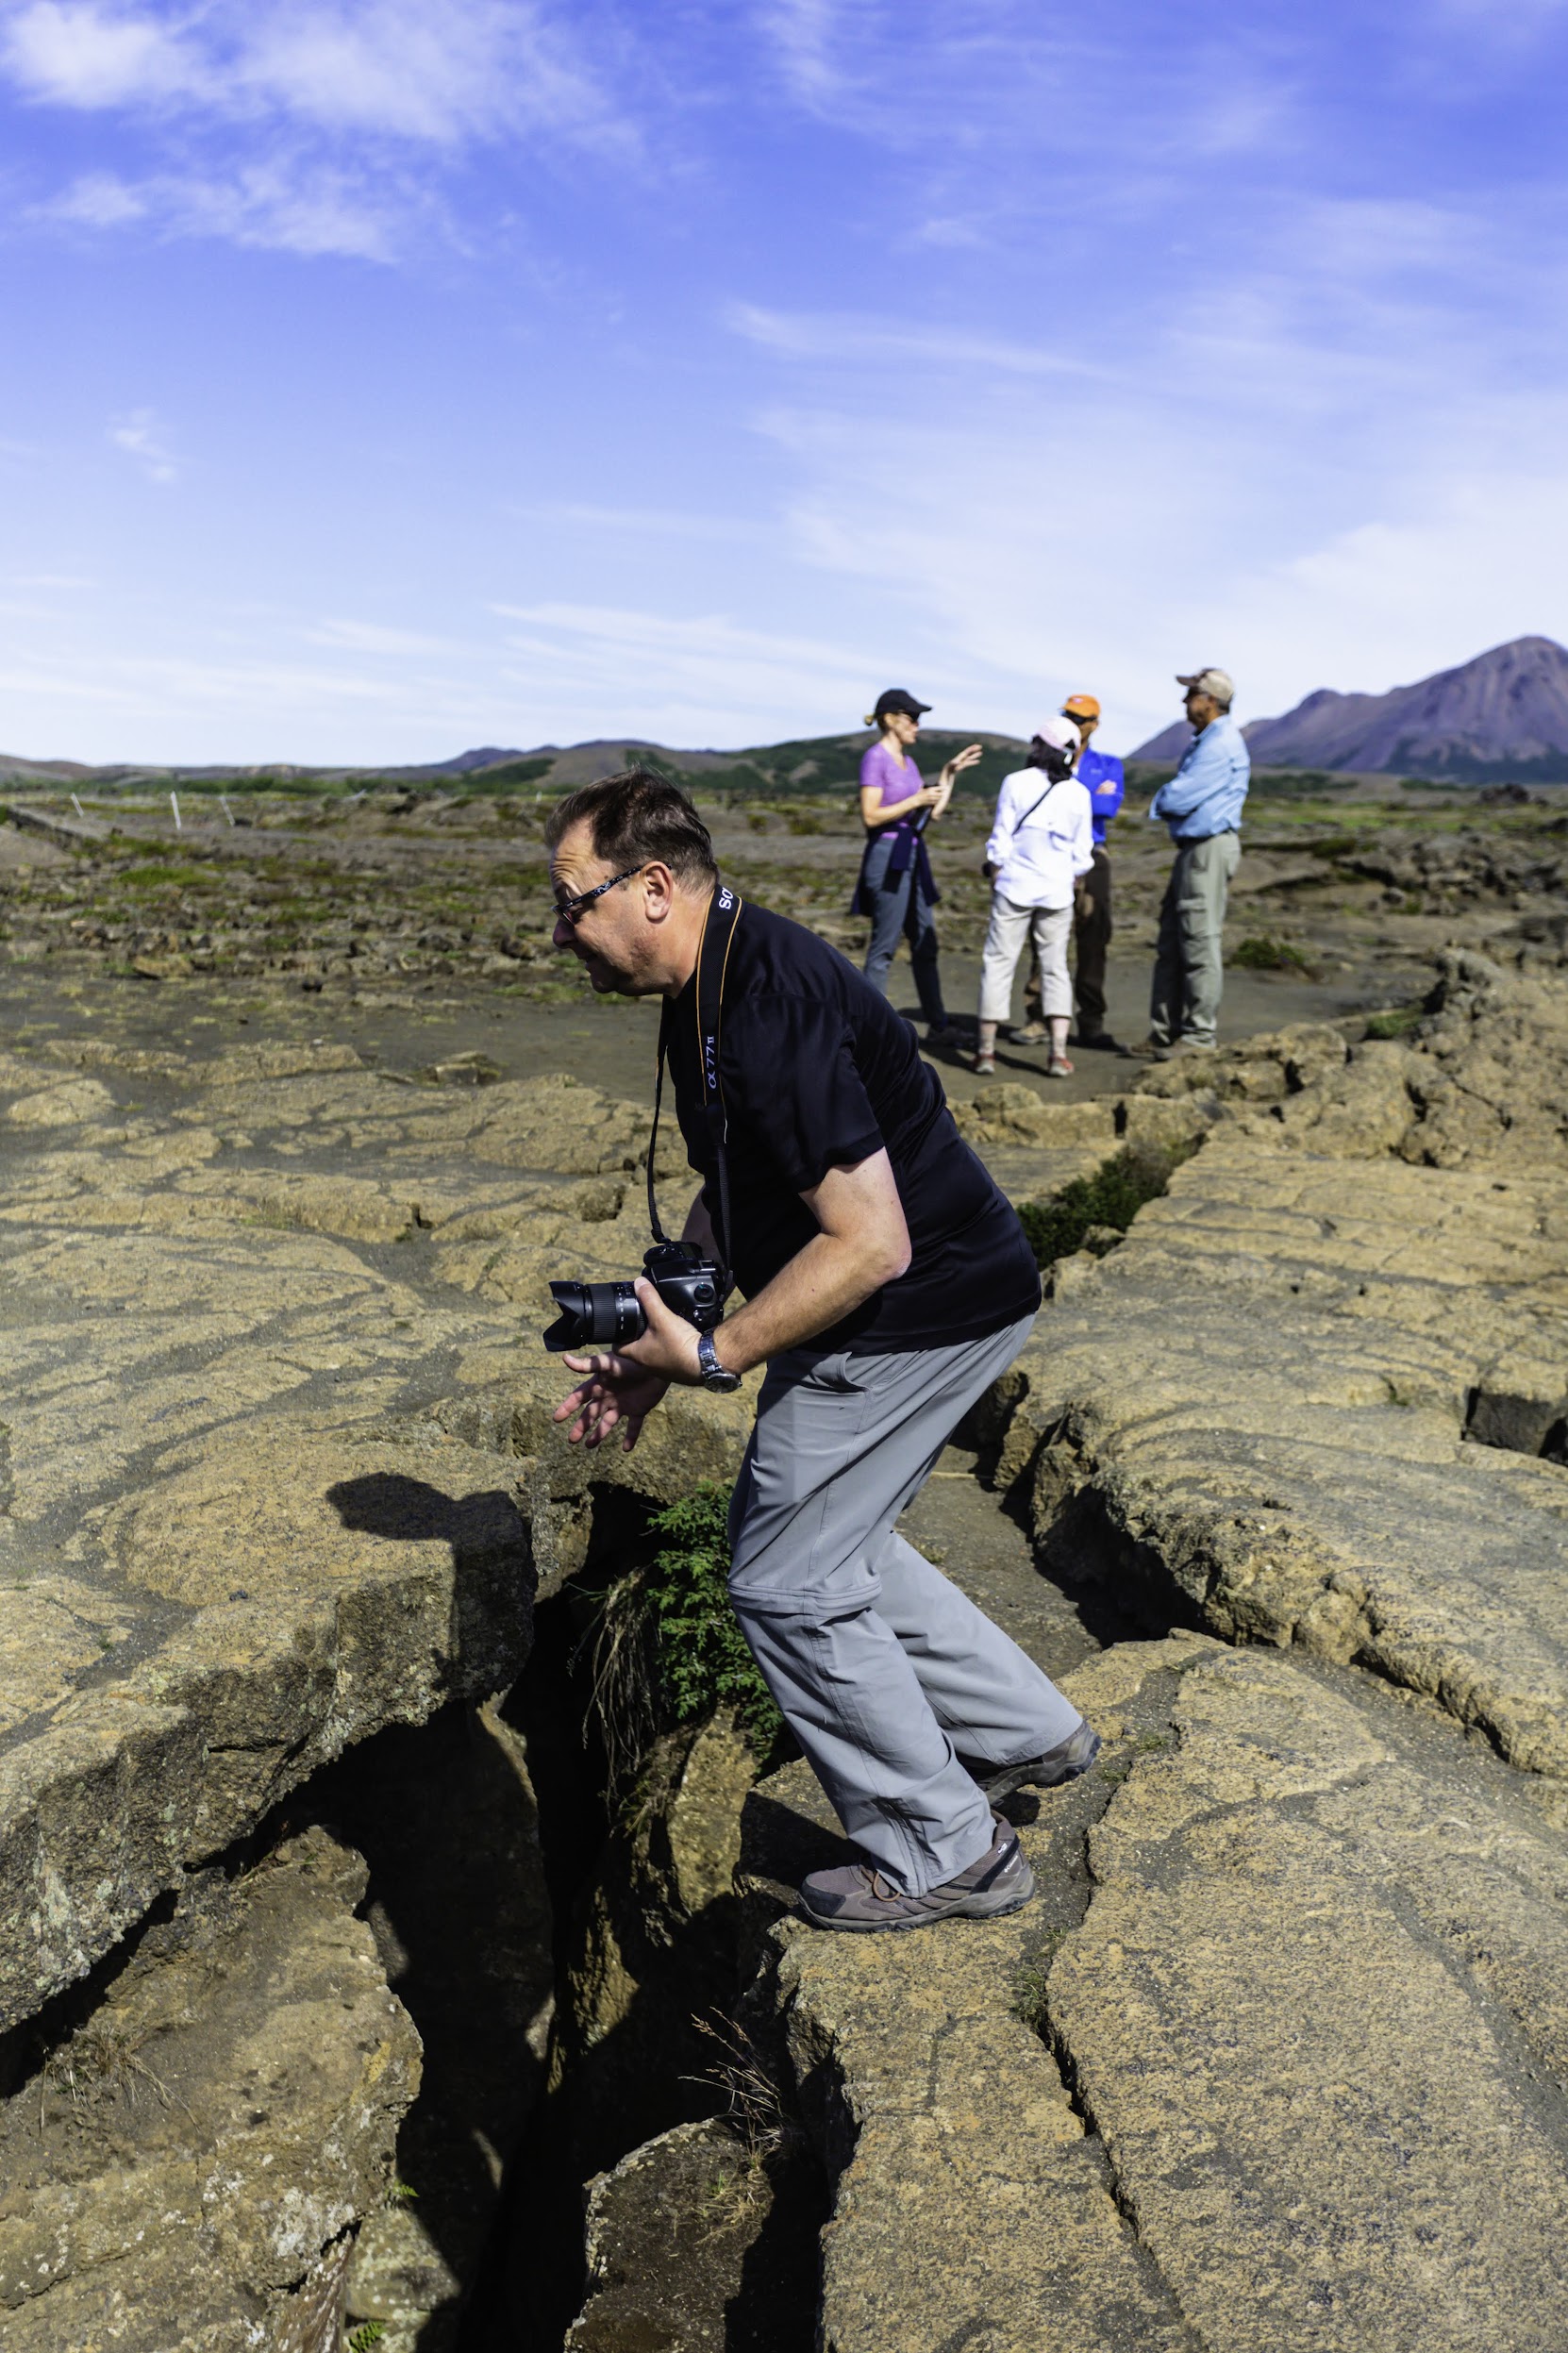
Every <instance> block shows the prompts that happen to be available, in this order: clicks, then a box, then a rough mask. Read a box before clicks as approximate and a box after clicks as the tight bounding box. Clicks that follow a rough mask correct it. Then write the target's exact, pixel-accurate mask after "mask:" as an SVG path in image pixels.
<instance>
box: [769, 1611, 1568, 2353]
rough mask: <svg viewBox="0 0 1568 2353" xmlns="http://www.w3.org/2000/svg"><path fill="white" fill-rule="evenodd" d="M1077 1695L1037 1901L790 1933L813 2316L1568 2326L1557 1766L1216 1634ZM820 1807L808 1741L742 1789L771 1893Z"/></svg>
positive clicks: (1123, 1650)
mask: <svg viewBox="0 0 1568 2353" xmlns="http://www.w3.org/2000/svg"><path fill="white" fill-rule="evenodd" d="M1069 1688H1070V1690H1071V1691H1072V1693H1073V1694H1074V1696H1075V1697H1076V1699H1077V1701H1078V1704H1079V1705H1080V1706H1082V1707H1083V1708H1084V1709H1085V1711H1086V1712H1088V1713H1089V1715H1090V1716H1091V1717H1092V1719H1093V1721H1094V1722H1096V1724H1098V1725H1099V1727H1100V1728H1101V1729H1102V1732H1103V1733H1104V1735H1105V1737H1106V1741H1107V1746H1106V1750H1105V1752H1104V1754H1103V1757H1102V1761H1101V1763H1100V1765H1099V1766H1098V1767H1097V1768H1096V1769H1095V1771H1094V1772H1093V1774H1091V1775H1090V1776H1089V1777H1086V1779H1085V1780H1084V1781H1083V1782H1081V1783H1077V1784H1074V1785H1073V1786H1072V1787H1071V1788H1070V1789H1068V1790H1064V1791H1061V1792H1056V1793H1050V1794H1046V1795H1045V1796H1044V1797H1043V1798H1042V1799H1041V1800H1040V1803H1039V1811H1038V1817H1037V1819H1035V1820H1034V1821H1032V1822H1027V1821H1026V1822H1025V1823H1024V1824H1023V1827H1022V1829H1021V1835H1022V1837H1023V1840H1024V1843H1025V1845H1026V1850H1027V1851H1028V1852H1029V1854H1030V1858H1031V1861H1033V1863H1034V1865H1035V1869H1036V1871H1037V1874H1038V1875H1039V1877H1040V1882H1041V1888H1042V1894H1041V1896H1040V1898H1039V1899H1038V1900H1037V1902H1036V1903H1035V1904H1033V1905H1031V1906H1029V1907H1028V1908H1026V1910H1025V1911H1022V1912H1020V1913H1017V1914H1014V1915H1013V1916H1012V1917H1011V1918H1009V1919H1008V1920H1004V1921H998V1922H991V1923H970V1922H954V1923H952V1924H950V1925H948V1926H945V1927H936V1928H932V1929H928V1930H923V1931H921V1932H919V1933H918V1934H915V1935H910V1936H906V1937H876V1936H870V1937H840V1936H833V1935H826V1934H822V1933H819V1932H815V1931H812V1930H810V1929H808V1928H806V1927H804V1926H803V1925H801V1924H799V1923H797V1922H793V1921H790V1920H784V1921H781V1922H779V1923H778V1925H776V1926H775V1927H773V1928H772V1930H771V1931H770V1932H769V1938H770V1940H771V1943H772V1946H773V1949H774V1952H775V1954H776V1962H775V1966H774V1970H773V1973H772V1976H771V1978H770V1980H769V1982H770V1983H771V1986H772V1990H773V1997H774V2001H775V2003H776V2015H777V2020H778V2027H779V2030H780V2032H781V2034H782V2037H783V2041H784V2044H785V2047H786V2049H787V2052H788V2054H789V2060H790V2063H791V2065H792V2072H793V2075H794V2078H795V2081H796V2084H797V2087H798V2090H799V2094H800V2097H801V2099H802V2103H803V2105H804V2107H805V2110H806V2112H807V2114H808V2116H809V2118H810V2119H811V2121H812V2123H813V2127H814V2129H815V2131H816V2133H817V2135H818V2137H819V2140H820V2143H821V2144H822V2146H823V2149H824V2153H825V2156H826V2160H827V2161H828V2164H829V2168H830V2171H832V2172H833V2173H834V2174H835V2175H836V2177H837V2179H838V2191H837V2198H836V2205H835V2216H834V2220H833V2222H832V2224H831V2225H830V2226H829V2228H828V2230H827V2232H826V2234H825V2241H824V2313H823V2342H824V2343H825V2344H827V2345H831V2346H833V2347H834V2348H835V2353H884V2348H885V2347H887V2346H889V2345H898V2346H899V2347H900V2348H903V2347H906V2346H907V2347H909V2348H911V2349H913V2353H925V2349H926V2348H928V2349H929V2353H938V2349H939V2348H942V2347H945V2346H950V2345H956V2344H957V2345H966V2346H967V2345H977V2346H983V2347H985V2348H986V2353H1015V2349H1016V2353H1055V2349H1056V2348H1060V2349H1061V2353H1069V2348H1073V2347H1076V2346H1079V2345H1088V2346H1093V2347H1100V2346H1104V2347H1107V2348H1114V2353H1132V2348H1134V2347H1143V2346H1149V2345H1154V2346H1159V2347H1165V2346H1170V2347H1178V2346H1179V2347H1183V2348H1191V2349H1192V2353H1198V2348H1200V2347H1206V2348H1209V2349H1210V2353H1274V2348H1276V2347H1277V2348H1278V2349H1279V2353H1299V2349H1300V2348H1313V2349H1315V2348H1323V2353H1329V2349H1330V2348H1332V2353H1406V2349H1407V2348H1408V2349H1409V2353H1429V2349H1430V2348H1431V2347H1432V2346H1433V2345H1445V2346H1446V2345H1464V2346H1466V2347H1467V2348H1474V2349H1475V2353H1492V2349H1493V2348H1495V2353H1526V2349H1527V2353H1536V2349H1537V2348H1539V2353H1546V2349H1547V2348H1548V2347H1553V2348H1555V2347H1557V2346H1559V2345H1561V2344H1562V2343H1563V2342H1564V2339H1565V2336H1568V2251H1565V2250H1568V2040H1565V2036H1564V2025H1563V2022H1564V2019H1565V2018H1568V2007H1565V2001H1564V1995H1565V1993H1568V1933H1565V1927H1568V1924H1565V1921H1564V1915H1563V1909H1562V1901H1561V1894H1560V1891H1561V1889H1562V1887H1563V1885H1564V1884H1565V1883H1568V1880H1565V1873H1568V1823H1565V1821H1564V1819H1563V1818H1562V1817H1563V1816H1564V1815H1565V1814H1568V1808H1564V1807H1563V1805H1562V1803H1561V1800H1560V1796H1559V1795H1558V1794H1557V1793H1556V1792H1555V1790H1554V1788H1553V1786H1552V1785H1550V1784H1543V1783H1541V1782H1527V1781H1522V1780H1521V1779H1519V1777H1516V1776H1513V1775H1511V1774H1510V1772H1509V1770H1508V1768H1507V1767H1506V1766H1504V1765H1502V1764H1501V1763H1499V1761H1497V1760H1496V1759H1495V1758H1493V1756H1491V1755H1490V1754H1489V1753H1488V1752H1486V1751H1485V1750H1484V1748H1481V1747H1478V1746H1477V1745H1476V1744H1475V1743H1474V1742H1471V1741H1467V1740H1466V1739H1465V1738H1464V1736H1462V1735H1461V1734H1460V1733H1459V1732H1458V1731H1457V1730H1455V1729H1453V1728H1452V1727H1450V1726H1449V1725H1448V1724H1447V1723H1446V1722H1445V1720H1444V1719H1443V1718H1442V1717H1441V1716H1440V1715H1438V1714H1437V1713H1436V1712H1435V1711H1430V1710H1428V1709H1426V1708H1424V1707H1423V1705H1422V1704H1421V1703H1419V1702H1416V1701H1412V1700H1409V1699H1404V1700H1402V1699H1401V1698H1400V1697H1399V1696H1398V1695H1397V1694H1392V1693H1390V1692H1388V1691H1386V1690H1383V1689H1379V1688H1378V1687H1376V1686H1375V1685H1372V1684H1370V1683H1368V1682H1365V1681H1363V1680H1362V1679H1360V1678H1358V1677H1354V1676H1351V1675H1347V1674H1344V1673H1343V1671H1335V1670H1331V1669H1316V1670H1314V1669H1311V1668H1309V1667H1308V1666H1306V1665H1298V1664H1293V1662H1292V1661H1291V1660H1288V1659H1286V1658H1282V1657H1279V1656H1276V1655H1273V1654H1269V1653H1263V1652H1256V1651H1248V1652H1243V1653H1228V1652H1226V1651H1224V1650H1222V1649H1221V1648H1219V1647H1218V1646H1217V1645H1216V1644H1213V1643H1211V1642H1209V1641H1206V1640H1205V1638H1203V1637H1202V1636H1186V1637H1183V1636H1176V1637H1172V1638H1170V1639H1169V1640H1167V1641H1165V1642H1162V1643H1159V1644H1123V1645H1118V1646H1117V1647H1116V1648H1114V1649H1112V1650H1110V1651H1108V1652H1106V1653H1104V1654H1103V1655H1102V1656H1101V1657H1100V1658H1099V1659H1097V1660H1093V1661H1092V1662H1091V1663H1090V1664H1088V1665H1086V1666H1085V1667H1083V1668H1082V1669H1080V1670H1079V1671H1078V1673H1077V1674H1076V1676H1074V1677H1072V1678H1071V1679H1070V1683H1069ZM1024 1811H1029V1808H1028V1807H1027V1806H1026V1808H1025V1809H1024ZM1086 1829H1087V1831H1088V1862H1089V1872H1088V1877H1087V1878H1086V1877H1084V1876H1083V1872H1082V1860H1081V1859H1082V1856H1083V1852H1084V1838H1085V1832H1086ZM836 1833H837V1826H836V1825H835V1824H834V1823H833V1820H832V1817H831V1815H830V1814H829V1813H828V1812H827V1811H826V1806H825V1804H824V1802H823V1800H822V1798H821V1796H820V1794H819V1793H818V1792H817V1790H816V1787H815V1784H814V1782H813V1781H812V1780H811V1778H810V1777H809V1774H808V1773H807V1772H806V1771H805V1769H804V1768H803V1767H799V1766H793V1767H790V1768H788V1769H787V1770H786V1771H785V1772H784V1773H782V1774H780V1775H776V1776H775V1777H773V1778H772V1779H771V1780H770V1781H768V1782H766V1783H764V1784H762V1785H761V1787H760V1788H759V1791H758V1792H757V1793H756V1794H755V1795H754V1796H753V1798H752V1800H751V1801H750V1805H749V1808H748V1825H747V1851H746V1858H745V1864H744V1866H743V1867H744V1869H745V1870H746V1873H747V1877H746V1880H745V1884H746V1885H747V1887H748V1888H749V1891H750V1894H749V1901H750V1904H751V1906H752V1907H753V1910H754V1913H755V1914H756V1915H757V1916H758V1917H759V1919H760V1918H762V1917H764V1916H766V1915H768V1914H770V1913H776V1907H777V1906H778V1905H779V1904H781V1903H782V1902H783V1901H784V1900H786V1897H787V1893H788V1890H789V1888H790V1887H791V1885H792V1884H793V1883H794V1882H795V1881H796V1880H797V1879H798V1876H799V1874H800V1872H801V1871H802V1870H804V1869H809V1868H810V1867H812V1866H813V1865H814V1864H816V1863H819V1862H822V1861H827V1860H831V1859H836V1856H837V1854H838V1852H839V1851H841V1848H842V1841H841V1840H840V1838H839V1837H838V1836H837V1834H836Z"/></svg>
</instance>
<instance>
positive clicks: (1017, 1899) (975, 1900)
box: [800, 1821, 1034, 1936]
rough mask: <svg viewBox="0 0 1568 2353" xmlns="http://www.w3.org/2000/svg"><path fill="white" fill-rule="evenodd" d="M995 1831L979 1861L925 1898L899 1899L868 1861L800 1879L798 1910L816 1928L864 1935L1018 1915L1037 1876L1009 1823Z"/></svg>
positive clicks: (1032, 1891) (905, 1896)
mask: <svg viewBox="0 0 1568 2353" xmlns="http://www.w3.org/2000/svg"><path fill="white" fill-rule="evenodd" d="M995 1830H996V1835H995V1837H994V1838H993V1840H992V1842H991V1844H990V1846H989V1847H988V1848H987V1849H986V1852H985V1853H984V1854H983V1855H982V1856H981V1857H980V1860H979V1861H978V1862H972V1863H971V1864H970V1866H969V1868H968V1870H967V1871H960V1872H959V1876H958V1877H957V1878H956V1879H949V1880H948V1881H947V1882H946V1884H945V1885H944V1886H942V1887H933V1888H932V1889H931V1890H930V1891H929V1893H928V1894H925V1895H901V1894H899V1892H898V1890H897V1889H896V1888H895V1887H893V1886H892V1885H891V1884H890V1883H889V1881H888V1880H886V1879H884V1878H883V1877H882V1874H881V1873H880V1872H879V1871H877V1870H876V1869H875V1868H874V1866H873V1865H872V1864H871V1863H869V1862H850V1863H841V1864H839V1866H838V1867H837V1868H836V1869H835V1870H832V1871H813V1872H811V1873H810V1874H809V1877H806V1878H805V1879H803V1880H802V1881H801V1886H800V1909H801V1911H802V1912H803V1913H804V1914H805V1916H806V1918H807V1919H808V1920H809V1921H810V1923H811V1925H812V1927H816V1928H848V1929H850V1930H851V1931H852V1932H854V1933H855V1934H857V1935H862V1936H863V1935H866V1934H870V1933H875V1932H876V1930H877V1929H888V1930H897V1929H900V1928H928V1927H930V1926H931V1924H932V1922H933V1921H936V1920H994V1919H997V1918H999V1917H1000V1915H1001V1914H1002V1913H1004V1912H1009V1911H1020V1910H1021V1909H1022V1908H1023V1906H1024V1905H1025V1904H1026V1903H1027V1902H1028V1900H1029V1898H1030V1896H1031V1895H1032V1894H1034V1873H1033V1872H1032V1871H1031V1870H1030V1869H1029V1866H1028V1863H1027V1861H1026V1859H1025V1855H1024V1850H1023V1848H1022V1847H1021V1846H1020V1845H1019V1844H1018V1833H1017V1831H1016V1830H1015V1829H1014V1828H1013V1827H1012V1826H1011V1824H1010V1823H1007V1822H1000V1821H998V1822H996V1823H995Z"/></svg>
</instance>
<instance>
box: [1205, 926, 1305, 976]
mask: <svg viewBox="0 0 1568 2353" xmlns="http://www.w3.org/2000/svg"><path fill="white" fill-rule="evenodd" d="M1226 963H1227V964H1236V965H1240V967H1241V969H1242V970H1243V972H1254V973H1303V974H1306V975H1307V976H1309V977H1311V978H1315V977H1316V971H1315V967H1314V965H1313V963H1312V960H1311V958H1310V957H1309V956H1308V955H1306V954H1305V953H1304V952H1303V950H1302V949H1300V948H1298V947H1295V946H1293V944H1292V943H1291V942H1290V941H1289V940H1272V939H1270V938H1269V937H1268V936H1267V935H1266V934H1264V935H1262V936H1260V937H1258V938H1254V939H1250V940H1243V942H1242V943H1241V945H1240V947H1238V948H1235V949H1233V950H1232V951H1231V953H1230V955H1229V956H1227V957H1226Z"/></svg>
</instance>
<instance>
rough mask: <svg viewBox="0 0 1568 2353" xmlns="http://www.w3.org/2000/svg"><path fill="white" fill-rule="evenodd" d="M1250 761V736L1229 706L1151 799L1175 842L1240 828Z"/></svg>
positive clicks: (1152, 811)
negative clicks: (1248, 749) (1168, 780)
mask: <svg viewBox="0 0 1568 2353" xmlns="http://www.w3.org/2000/svg"><path fill="white" fill-rule="evenodd" d="M1251 776H1252V762H1251V760H1250V759H1248V757H1247V747H1246V738H1245V737H1244V736H1243V733H1242V730H1241V728H1240V727H1239V726H1237V725H1236V722H1235V720H1234V719H1232V717H1231V716H1230V713H1229V712H1228V711H1222V713H1221V714H1220V716H1219V718H1218V719H1210V721H1209V725H1208V726H1207V727H1205V728H1204V730H1203V733H1202V734H1201V735H1195V736H1193V741H1192V742H1191V743H1189V745H1188V746H1187V749H1186V750H1185V752H1183V754H1182V756H1181V765H1180V767H1179V768H1178V769H1177V770H1176V775H1175V776H1173V777H1172V778H1171V781H1170V783H1169V784H1162V785H1161V786H1160V788H1159V792H1158V793H1156V794H1155V796H1154V798H1153V800H1152V801H1151V802H1150V803H1149V815H1150V816H1151V817H1162V818H1163V819H1164V821H1165V824H1166V825H1167V826H1168V827H1169V828H1170V835H1171V839H1172V841H1173V842H1207V841H1208V839H1209V835H1210V834H1211V833H1240V831H1241V829H1242V803H1243V801H1244V800H1245V799H1246V796H1247V784H1248V782H1249V780H1250V778H1251Z"/></svg>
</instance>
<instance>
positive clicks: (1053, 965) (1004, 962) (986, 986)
mask: <svg viewBox="0 0 1568 2353" xmlns="http://www.w3.org/2000/svg"><path fill="white" fill-rule="evenodd" d="M1072 928H1073V910H1072V909H1071V908H1070V907H1015V906H1014V904H1013V902H1012V900H1011V899H1005V898H1004V897H1003V896H1002V893H1000V891H993V893H992V894H991V926H990V928H989V929H988V931H987V932H986V943H985V950H984V953H983V955H982V957H981V959H980V1019H981V1020H982V1021H994V1022H1009V1021H1011V1019H1012V982H1013V976H1014V974H1015V973H1016V972H1017V970H1018V960H1019V958H1020V957H1021V956H1022V955H1023V953H1024V943H1025V941H1026V940H1032V941H1033V943H1034V951H1035V954H1036V956H1037V957H1038V958H1039V960H1040V977H1041V993H1042V995H1043V998H1044V1003H1045V1013H1046V1017H1047V1019H1048V1018H1049V1017H1050V1015H1051V1014H1053V1013H1060V1014H1063V1015H1068V1014H1071V1012H1072V1010H1073V984H1072V982H1071V981H1070V980H1069V979H1068V977H1067V937H1068V934H1069V932H1070V931H1071V930H1072Z"/></svg>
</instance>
